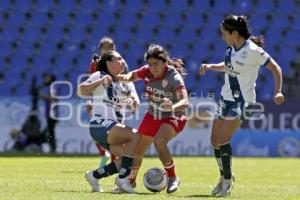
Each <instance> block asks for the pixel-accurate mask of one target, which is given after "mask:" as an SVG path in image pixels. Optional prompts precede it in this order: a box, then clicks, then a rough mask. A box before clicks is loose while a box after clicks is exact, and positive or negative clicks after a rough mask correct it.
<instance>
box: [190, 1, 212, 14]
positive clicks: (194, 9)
mask: <svg viewBox="0 0 300 200" xmlns="http://www.w3.org/2000/svg"><path fill="white" fill-rule="evenodd" d="M210 9H211V7H210V1H198V0H193V1H192V4H191V6H190V12H191V13H198V12H199V13H207V12H208V11H209V10H210Z"/></svg>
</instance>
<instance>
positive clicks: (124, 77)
mask: <svg viewBox="0 0 300 200" xmlns="http://www.w3.org/2000/svg"><path fill="white" fill-rule="evenodd" d="M116 79H117V80H118V81H120V82H128V76H127V74H118V75H116Z"/></svg>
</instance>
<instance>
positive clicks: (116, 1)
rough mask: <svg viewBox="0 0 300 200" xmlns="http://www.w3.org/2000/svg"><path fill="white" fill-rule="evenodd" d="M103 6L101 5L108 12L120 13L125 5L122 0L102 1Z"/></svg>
mask: <svg viewBox="0 0 300 200" xmlns="http://www.w3.org/2000/svg"><path fill="white" fill-rule="evenodd" d="M102 2H103V3H102V5H100V6H101V7H102V8H103V10H105V11H106V12H112V13H114V12H119V10H120V9H122V7H123V4H122V1H121V0H107V1H102Z"/></svg>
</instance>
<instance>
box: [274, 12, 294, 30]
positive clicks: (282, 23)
mask: <svg viewBox="0 0 300 200" xmlns="http://www.w3.org/2000/svg"><path fill="white" fill-rule="evenodd" d="M290 26H291V22H290V19H289V16H288V15H280V14H274V15H272V22H271V25H270V27H271V28H272V29H278V30H279V31H280V30H283V29H288V28H289V27H290Z"/></svg>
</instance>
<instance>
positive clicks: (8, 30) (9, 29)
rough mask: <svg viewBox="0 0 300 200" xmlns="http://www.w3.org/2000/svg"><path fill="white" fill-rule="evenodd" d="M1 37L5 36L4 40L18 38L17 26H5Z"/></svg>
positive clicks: (10, 40) (8, 40)
mask: <svg viewBox="0 0 300 200" xmlns="http://www.w3.org/2000/svg"><path fill="white" fill-rule="evenodd" d="M1 35H2V38H5V41H7V42H12V41H16V40H18V39H19V38H20V33H19V27H16V26H6V27H5V28H4V29H3V31H2V34H1Z"/></svg>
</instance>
